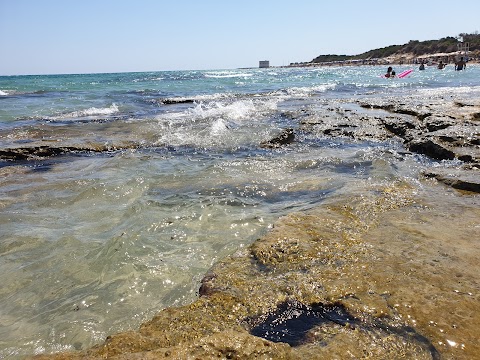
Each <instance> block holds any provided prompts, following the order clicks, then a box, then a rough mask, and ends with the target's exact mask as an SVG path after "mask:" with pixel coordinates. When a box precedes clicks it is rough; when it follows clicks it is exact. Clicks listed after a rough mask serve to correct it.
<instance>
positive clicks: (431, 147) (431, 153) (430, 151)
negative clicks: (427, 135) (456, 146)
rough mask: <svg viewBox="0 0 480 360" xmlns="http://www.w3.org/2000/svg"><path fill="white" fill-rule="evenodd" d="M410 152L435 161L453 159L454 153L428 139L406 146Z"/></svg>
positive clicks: (414, 141) (412, 142)
mask: <svg viewBox="0 0 480 360" xmlns="http://www.w3.org/2000/svg"><path fill="white" fill-rule="evenodd" d="M407 147H408V149H409V150H410V151H413V152H416V153H418V154H423V155H427V156H428V157H431V158H432V159H436V160H452V159H455V153H454V152H453V151H450V150H448V149H446V148H445V147H443V146H441V145H439V144H437V143H435V142H434V141H432V140H430V139H419V140H413V141H411V142H409V143H408V144H407Z"/></svg>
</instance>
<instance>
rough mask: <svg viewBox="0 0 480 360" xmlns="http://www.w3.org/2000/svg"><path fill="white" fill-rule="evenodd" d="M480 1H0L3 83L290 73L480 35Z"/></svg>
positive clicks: (0, 63)
mask: <svg viewBox="0 0 480 360" xmlns="http://www.w3.org/2000/svg"><path fill="white" fill-rule="evenodd" d="M479 14H480V1H478V0H463V1H452V0H437V1H428V0H424V1H408V0H406V1H376V0H364V1H359V0H333V1H325V0H289V1H285V0H241V1H240V0H237V1H232V0H132V1H127V0H0V75H26V74H65V73H70V74H72V73H75V74H76V73H102V72H130V71H162V70H212V69H234V68H242V67H257V66H258V62H259V61H260V60H269V61H270V65H273V66H281V65H288V64H290V63H292V62H304V61H311V60H312V59H314V58H315V57H317V56H318V55H325V54H341V55H343V54H347V55H356V54H360V53H363V52H365V51H368V50H372V49H377V48H382V47H386V46H389V45H401V44H405V43H408V42H409V41H410V40H419V41H423V40H436V39H440V38H442V37H446V36H454V37H456V36H458V35H459V34H460V33H475V32H478V31H480V20H479Z"/></svg>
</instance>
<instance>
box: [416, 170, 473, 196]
mask: <svg viewBox="0 0 480 360" xmlns="http://www.w3.org/2000/svg"><path fill="white" fill-rule="evenodd" d="M424 175H425V176H426V177H428V178H434V179H436V180H437V181H439V182H441V183H443V184H445V185H447V186H451V187H452V188H454V189H457V190H463V191H470V192H474V193H480V170H479V169H477V170H472V171H470V172H466V171H461V170H455V169H450V170H449V171H448V173H446V172H439V171H437V172H426V173H425V174H424Z"/></svg>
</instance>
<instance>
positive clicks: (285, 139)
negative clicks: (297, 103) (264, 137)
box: [260, 129, 295, 148]
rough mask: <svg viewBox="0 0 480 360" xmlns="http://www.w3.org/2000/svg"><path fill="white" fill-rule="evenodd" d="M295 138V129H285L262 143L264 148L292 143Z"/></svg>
mask: <svg viewBox="0 0 480 360" xmlns="http://www.w3.org/2000/svg"><path fill="white" fill-rule="evenodd" d="M294 140H295V133H294V131H293V129H285V130H283V131H282V132H281V133H280V135H278V136H275V137H274V138H272V139H270V140H268V141H264V142H262V143H261V144H260V146H261V147H264V148H276V147H280V146H283V145H287V144H291V143H292V142H293V141H294Z"/></svg>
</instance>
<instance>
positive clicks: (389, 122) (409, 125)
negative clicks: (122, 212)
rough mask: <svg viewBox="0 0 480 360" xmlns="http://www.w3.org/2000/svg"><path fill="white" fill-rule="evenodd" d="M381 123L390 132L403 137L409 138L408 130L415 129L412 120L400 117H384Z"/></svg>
mask: <svg viewBox="0 0 480 360" xmlns="http://www.w3.org/2000/svg"><path fill="white" fill-rule="evenodd" d="M382 122H383V125H384V126H385V128H386V129H387V130H388V131H390V132H391V133H392V134H394V135H397V136H399V137H401V138H403V139H408V140H410V139H411V136H410V134H409V132H410V131H411V130H412V129H416V128H417V127H416V126H415V124H413V122H410V121H407V120H401V119H391V118H388V119H384V120H383V121H382Z"/></svg>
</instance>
